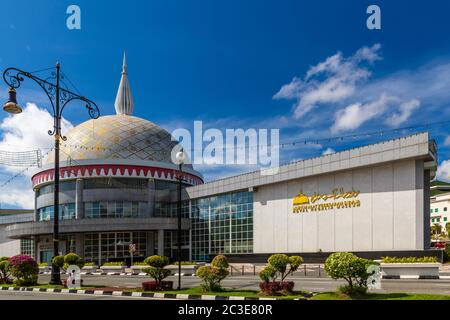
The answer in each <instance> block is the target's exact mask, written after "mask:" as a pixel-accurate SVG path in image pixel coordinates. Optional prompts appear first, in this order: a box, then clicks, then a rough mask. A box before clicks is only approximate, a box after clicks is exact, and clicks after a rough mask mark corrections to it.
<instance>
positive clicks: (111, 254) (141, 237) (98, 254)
mask: <svg viewBox="0 0 450 320" xmlns="http://www.w3.org/2000/svg"><path fill="white" fill-rule="evenodd" d="M130 244H134V245H135V246H136V251H135V252H134V253H133V257H141V258H143V257H145V255H146V251H147V233H146V232H108V233H86V234H85V235H84V258H85V260H86V261H89V262H94V263H99V264H102V263H104V262H105V261H108V260H109V259H114V260H118V259H120V258H123V260H125V259H126V258H130V257H131V254H130V252H129V245H130Z"/></svg>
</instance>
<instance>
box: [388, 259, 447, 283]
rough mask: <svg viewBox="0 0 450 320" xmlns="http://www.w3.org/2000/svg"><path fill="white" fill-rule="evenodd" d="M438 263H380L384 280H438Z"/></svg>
mask: <svg viewBox="0 0 450 320" xmlns="http://www.w3.org/2000/svg"><path fill="white" fill-rule="evenodd" d="M440 265H441V264H440V263H381V264H380V266H381V272H382V275H383V278H385V279H389V278H391V279H398V278H400V277H405V276H406V277H420V278H427V279H439V267H440Z"/></svg>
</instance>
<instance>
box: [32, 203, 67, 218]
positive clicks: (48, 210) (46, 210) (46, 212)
mask: <svg viewBox="0 0 450 320" xmlns="http://www.w3.org/2000/svg"><path fill="white" fill-rule="evenodd" d="M53 211H54V210H53V206H48V207H43V208H39V210H38V218H39V221H50V220H52V219H53V215H54V212H53ZM71 219H75V203H67V204H61V205H59V220H71Z"/></svg>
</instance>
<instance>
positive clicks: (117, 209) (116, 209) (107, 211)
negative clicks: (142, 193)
mask: <svg viewBox="0 0 450 320" xmlns="http://www.w3.org/2000/svg"><path fill="white" fill-rule="evenodd" d="M146 213H147V203H146V202H138V201H133V202H131V201H108V202H106V201H102V202H85V203H84V214H85V218H122V217H143V216H145V215H146Z"/></svg>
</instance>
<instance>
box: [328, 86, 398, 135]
mask: <svg viewBox="0 0 450 320" xmlns="http://www.w3.org/2000/svg"><path fill="white" fill-rule="evenodd" d="M393 101H396V98H394V97H390V96H387V95H385V94H382V95H381V96H380V97H379V99H378V100H376V101H373V102H369V103H366V104H361V103H354V104H351V105H349V106H347V107H345V108H344V109H341V110H339V111H337V112H336V114H335V122H334V125H333V127H332V128H331V131H332V132H340V131H346V130H354V129H357V128H359V127H360V126H361V125H362V124H363V123H365V122H367V121H369V120H371V119H373V118H376V117H378V116H380V115H381V114H383V113H384V111H385V110H386V109H387V107H388V105H389V104H390V103H391V102H393Z"/></svg>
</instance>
